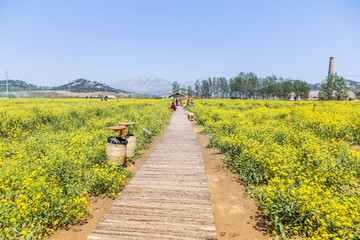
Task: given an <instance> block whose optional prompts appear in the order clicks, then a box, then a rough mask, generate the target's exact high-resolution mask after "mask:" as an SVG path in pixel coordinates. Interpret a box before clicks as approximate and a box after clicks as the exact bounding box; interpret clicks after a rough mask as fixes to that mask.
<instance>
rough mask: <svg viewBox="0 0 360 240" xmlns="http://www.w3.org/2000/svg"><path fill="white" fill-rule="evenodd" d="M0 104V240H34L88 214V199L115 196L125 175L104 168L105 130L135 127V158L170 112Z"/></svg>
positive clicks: (147, 105)
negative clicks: (128, 123) (122, 124)
mask: <svg viewBox="0 0 360 240" xmlns="http://www.w3.org/2000/svg"><path fill="white" fill-rule="evenodd" d="M0 101H1V107H0V238H1V239H42V238H43V237H44V236H46V235H47V234H48V233H51V232H53V231H54V230H56V229H58V228H62V227H64V226H66V225H67V224H69V223H73V222H76V221H77V220H78V219H79V218H81V217H82V216H83V215H84V214H86V213H90V212H91V206H89V205H88V204H87V198H88V197H89V196H96V195H99V194H107V195H110V196H116V195H117V194H120V192H121V190H122V187H123V186H124V184H125V183H126V181H127V180H128V179H129V178H130V177H131V174H130V170H129V169H126V168H123V167H113V166H109V165H108V164H107V163H106V157H105V150H106V149H105V148H106V144H105V143H106V138H107V137H108V136H111V135H112V133H111V132H110V131H109V130H107V129H106V128H107V127H109V126H116V125H117V124H118V123H119V122H124V121H134V122H136V123H137V124H136V125H135V126H133V127H132V128H131V132H132V133H134V134H135V135H136V137H137V153H136V154H137V155H139V154H141V149H142V148H143V147H144V146H146V145H147V144H149V143H150V142H151V139H152V136H154V135H156V134H157V133H159V132H160V131H161V129H162V128H163V127H164V125H165V124H167V123H168V122H169V116H170V114H171V112H170V111H169V102H168V101H166V100H156V101H154V100H134V99H129V100H120V102H116V101H115V100H112V101H111V100H110V101H107V102H101V101H100V100H93V99H55V101H51V100H50V99H11V100H7V99H1V100H0ZM153 103H155V106H153ZM142 127H144V128H146V129H148V130H149V131H151V132H152V133H153V135H152V136H150V137H149V135H148V134H147V133H145V132H144V131H143V130H142V129H141V128H142ZM135 157H136V156H135Z"/></svg>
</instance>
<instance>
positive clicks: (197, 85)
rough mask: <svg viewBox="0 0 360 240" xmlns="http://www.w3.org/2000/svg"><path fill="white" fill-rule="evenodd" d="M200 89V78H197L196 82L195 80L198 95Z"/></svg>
mask: <svg viewBox="0 0 360 240" xmlns="http://www.w3.org/2000/svg"><path fill="white" fill-rule="evenodd" d="M200 90H201V84H200V80H199V79H197V80H196V82H195V95H196V97H199V96H200Z"/></svg>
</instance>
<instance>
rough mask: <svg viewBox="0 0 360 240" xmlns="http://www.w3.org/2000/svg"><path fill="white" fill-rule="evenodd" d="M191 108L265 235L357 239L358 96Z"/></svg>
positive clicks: (237, 102)
mask: <svg viewBox="0 0 360 240" xmlns="http://www.w3.org/2000/svg"><path fill="white" fill-rule="evenodd" d="M190 111H193V112H195V114H196V118H197V120H198V122H199V123H201V124H203V125H205V131H206V132H207V133H209V134H210V135H212V139H211V146H213V147H216V148H219V149H221V150H222V151H223V152H224V153H226V154H227V156H228V160H227V164H228V166H229V167H231V168H232V170H233V171H234V172H236V173H238V174H239V175H240V176H241V178H242V180H243V181H244V183H245V184H246V186H247V195H248V196H249V197H253V198H255V199H257V201H258V202H259V206H260V208H261V209H262V211H263V213H264V215H265V218H266V220H268V222H269V225H270V228H271V230H270V234H271V235H273V236H274V237H281V238H291V237H292V236H294V235H298V236H300V237H302V238H306V239H308V238H309V239H360V189H359V174H360V153H359V152H358V151H356V150H355V149H354V147H353V145H359V143H360V103H359V102H331V101H330V102H311V101H298V102H296V101H292V102H290V101H264V100H199V101H197V102H196V103H195V106H194V107H193V108H191V110H190Z"/></svg>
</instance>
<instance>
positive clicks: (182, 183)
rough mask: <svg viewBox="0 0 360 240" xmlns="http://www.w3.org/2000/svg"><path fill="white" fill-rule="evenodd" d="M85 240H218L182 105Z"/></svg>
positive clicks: (195, 145) (200, 162)
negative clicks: (152, 148)
mask: <svg viewBox="0 0 360 240" xmlns="http://www.w3.org/2000/svg"><path fill="white" fill-rule="evenodd" d="M88 239H89V240H90V239H96V240H100V239H101V240H110V239H184V240H188V239H208V240H210V239H211V240H213V239H216V232H215V224H214V218H213V213H212V210H211V202H210V196H209V193H208V187H207V181H206V176H205V167H204V160H203V158H202V156H201V151H200V147H199V145H198V143H197V140H196V137H195V133H194V130H193V128H192V126H191V124H190V123H189V121H188V120H187V118H186V115H185V113H184V111H183V110H182V109H181V108H179V109H178V110H177V111H176V112H174V114H173V116H172V120H171V122H170V125H169V126H168V128H167V130H166V132H165V133H164V135H163V136H162V138H161V140H160V141H159V143H158V145H157V146H156V148H155V149H154V151H153V153H152V154H151V155H150V157H149V159H148V160H147V162H146V163H145V164H144V165H143V166H142V168H141V169H140V170H139V172H138V173H137V174H136V175H135V176H134V178H133V179H132V180H131V181H130V182H129V184H128V185H127V186H126V187H125V189H124V191H123V193H122V194H121V195H120V197H119V198H118V199H117V200H116V201H115V202H114V204H113V206H112V207H111V209H110V210H109V212H108V213H107V214H106V215H105V217H104V219H103V220H102V221H101V222H100V223H99V224H98V226H97V227H96V228H95V229H93V231H92V232H91V234H90V235H89V236H88Z"/></svg>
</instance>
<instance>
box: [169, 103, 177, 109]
mask: <svg viewBox="0 0 360 240" xmlns="http://www.w3.org/2000/svg"><path fill="white" fill-rule="evenodd" d="M170 109H174V111H176V106H175V104H174V102H173V103H172V104H171V107H170Z"/></svg>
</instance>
